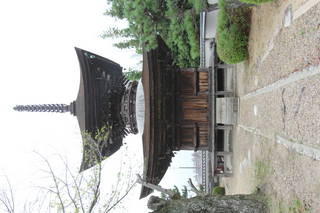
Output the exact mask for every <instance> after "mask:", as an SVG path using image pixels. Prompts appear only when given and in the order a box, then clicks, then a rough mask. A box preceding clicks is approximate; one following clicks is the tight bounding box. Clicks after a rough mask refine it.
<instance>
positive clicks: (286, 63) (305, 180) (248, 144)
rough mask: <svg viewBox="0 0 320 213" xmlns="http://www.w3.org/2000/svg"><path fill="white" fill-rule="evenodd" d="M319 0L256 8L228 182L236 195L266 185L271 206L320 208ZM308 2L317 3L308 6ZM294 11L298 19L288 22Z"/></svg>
mask: <svg viewBox="0 0 320 213" xmlns="http://www.w3.org/2000/svg"><path fill="white" fill-rule="evenodd" d="M311 1H312V2H311ZM315 2H316V0H309V1H306V0H283V1H280V0H279V1H276V2H274V3H269V4H265V5H261V6H259V7H257V8H254V9H253V15H252V28H251V34H250V47H249V53H250V58H249V60H248V61H247V62H245V63H242V64H239V65H237V67H236V70H237V90H238V91H237V93H238V96H239V97H240V112H239V115H238V125H237V127H236V129H235V131H234V137H233V138H234V141H233V150H234V159H233V167H234V175H233V177H232V178H224V179H223V183H224V184H225V186H226V188H227V193H229V194H238V193H252V192H253V191H254V190H255V187H256V186H259V187H261V188H262V189H263V192H264V193H266V195H267V197H269V201H270V202H269V204H270V211H271V212H290V211H291V212H293V211H292V209H299V210H300V212H307V210H309V212H320V139H319V138H320V3H317V4H315ZM308 4H309V5H315V6H313V7H312V8H311V9H309V10H305V8H306V5H308ZM288 8H289V9H288ZM301 8H302V9H301ZM288 10H291V11H292V16H293V17H294V18H295V19H293V20H292V22H291V23H289V26H288V27H284V26H283V20H284V19H283V17H284V14H285V13H286V12H287V11H288ZM301 11H307V12H305V13H302V12H301ZM286 23H287V22H286ZM318 155H319V156H318ZM290 209H291V210H290Z"/></svg>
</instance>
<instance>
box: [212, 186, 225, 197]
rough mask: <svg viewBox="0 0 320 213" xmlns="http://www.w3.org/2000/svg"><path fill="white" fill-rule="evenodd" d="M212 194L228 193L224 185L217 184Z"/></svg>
mask: <svg viewBox="0 0 320 213" xmlns="http://www.w3.org/2000/svg"><path fill="white" fill-rule="evenodd" d="M212 195H226V190H225V188H224V187H221V186H215V187H213V189H212Z"/></svg>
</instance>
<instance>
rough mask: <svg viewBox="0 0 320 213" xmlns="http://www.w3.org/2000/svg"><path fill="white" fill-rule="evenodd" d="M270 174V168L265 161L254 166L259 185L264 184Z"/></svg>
mask: <svg viewBox="0 0 320 213" xmlns="http://www.w3.org/2000/svg"><path fill="white" fill-rule="evenodd" d="M269 174H270V166H269V165H267V164H266V163H265V162H264V161H262V160H259V161H256V162H255V164H254V176H255V178H256V180H257V181H258V182H259V183H262V182H264V180H265V179H266V178H267V176H268V175H269Z"/></svg>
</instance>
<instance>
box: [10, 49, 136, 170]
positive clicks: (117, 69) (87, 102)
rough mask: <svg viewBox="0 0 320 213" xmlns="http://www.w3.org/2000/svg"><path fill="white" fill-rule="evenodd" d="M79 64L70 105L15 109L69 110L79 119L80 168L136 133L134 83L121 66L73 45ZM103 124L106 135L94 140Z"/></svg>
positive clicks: (85, 167)
mask: <svg viewBox="0 0 320 213" xmlns="http://www.w3.org/2000/svg"><path fill="white" fill-rule="evenodd" d="M75 49H76V53H77V56H78V60H79V64H80V71H81V72H80V86H79V92H78V96H77V98H76V100H75V101H73V102H71V103H70V104H69V105H65V104H43V105H17V106H15V107H14V110H17V111H29V112H59V113H63V112H70V113H71V114H72V115H74V116H76V117H77V119H78V123H79V127H80V131H81V134H82V138H83V157H82V163H81V166H80V171H83V170H86V169H88V168H90V167H92V166H94V165H95V164H96V160H97V159H104V158H105V157H109V156H111V155H112V154H113V153H115V152H116V151H118V150H119V148H120V147H121V146H122V143H123V138H124V137H125V136H126V135H128V134H130V133H133V134H136V133H137V132H138V130H137V123H136V118H135V116H136V113H135V94H136V89H137V82H129V80H127V79H126V78H125V77H124V75H123V73H122V67H121V66H120V65H119V64H117V63H115V62H113V61H111V60H108V59H106V58H104V57H101V56H99V55H96V54H93V53H91V52H88V51H85V50H82V49H79V48H75ZM103 127H107V129H108V130H109V133H108V134H109V137H107V138H106V139H105V140H103V141H99V144H97V142H98V141H97V140H95V139H94V136H95V135H96V134H97V131H99V130H101V129H102V128H103Z"/></svg>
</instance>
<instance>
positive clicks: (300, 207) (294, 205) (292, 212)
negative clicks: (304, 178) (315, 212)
mask: <svg viewBox="0 0 320 213" xmlns="http://www.w3.org/2000/svg"><path fill="white" fill-rule="evenodd" d="M288 212H289V213H308V212H310V211H309V208H308V207H307V206H306V205H304V204H303V202H301V201H300V200H299V199H295V200H293V201H292V202H291V204H290V206H289V209H288Z"/></svg>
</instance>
